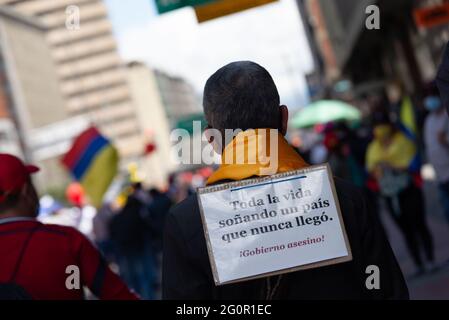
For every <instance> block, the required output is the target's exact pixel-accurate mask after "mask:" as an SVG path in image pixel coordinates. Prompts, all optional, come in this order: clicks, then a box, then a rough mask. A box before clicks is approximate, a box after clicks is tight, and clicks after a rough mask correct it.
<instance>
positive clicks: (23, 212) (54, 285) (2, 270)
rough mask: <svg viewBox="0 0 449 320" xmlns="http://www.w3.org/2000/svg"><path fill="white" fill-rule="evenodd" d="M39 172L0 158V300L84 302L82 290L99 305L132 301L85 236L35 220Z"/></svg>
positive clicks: (13, 160) (128, 291) (1, 155)
mask: <svg viewBox="0 0 449 320" xmlns="http://www.w3.org/2000/svg"><path fill="white" fill-rule="evenodd" d="M38 170H39V169H38V168H37V167H35V166H26V165H24V164H23V163H22V161H21V160H19V159H18V158H16V157H14V156H11V155H7V154H0V241H1V245H0V257H1V263H0V300H3V299H19V300H21V299H36V300H69V299H83V297H84V293H83V287H84V286H86V287H88V288H89V289H90V290H91V292H92V293H93V294H94V295H95V296H97V297H98V298H100V299H106V300H109V299H120V300H122V299H137V297H136V295H135V294H134V293H132V292H131V291H130V290H129V289H128V288H127V286H126V285H125V284H124V283H123V282H122V280H121V279H120V278H119V277H118V276H117V275H116V274H114V273H113V272H112V271H111V270H110V269H109V267H108V265H107V263H106V262H105V261H104V260H103V258H102V257H101V254H100V253H99V252H98V250H97V249H95V248H94V246H93V245H92V244H91V243H90V241H89V240H88V239H87V238H86V237H85V236H84V235H82V234H81V233H80V232H78V231H77V230H75V229H73V228H71V227H64V226H56V225H45V224H42V223H41V222H38V221H37V220H36V216H37V214H38V210H39V199H38V196H37V192H36V190H35V188H34V186H33V184H32V182H31V177H30V175H31V174H32V173H35V172H37V171H38ZM67 270H69V271H70V270H71V271H70V272H73V279H68V278H69V276H70V275H71V273H70V272H69V273H68V271H67Z"/></svg>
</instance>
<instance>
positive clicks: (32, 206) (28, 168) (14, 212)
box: [0, 153, 39, 218]
mask: <svg viewBox="0 0 449 320" xmlns="http://www.w3.org/2000/svg"><path fill="white" fill-rule="evenodd" d="M37 171H39V168H37V167H36V166H33V165H25V164H24V163H23V162H22V161H21V160H20V159H19V158H17V157H15V156H13V155H10V154H4V153H0V218H1V217H5V216H9V215H11V216H35V215H36V214H37V210H38V208H39V198H38V195H37V192H36V189H35V188H34V186H33V183H32V181H31V174H33V173H36V172H37Z"/></svg>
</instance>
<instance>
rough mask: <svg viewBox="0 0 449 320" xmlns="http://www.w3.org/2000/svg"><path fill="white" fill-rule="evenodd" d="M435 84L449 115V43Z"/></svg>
mask: <svg viewBox="0 0 449 320" xmlns="http://www.w3.org/2000/svg"><path fill="white" fill-rule="evenodd" d="M435 82H436V85H437V87H438V90H439V92H440V96H441V100H442V103H443V107H444V108H445V109H446V112H447V114H449V42H448V43H447V44H446V48H445V50H444V53H443V60H442V61H441V64H440V67H439V68H438V72H437V76H436V80H435Z"/></svg>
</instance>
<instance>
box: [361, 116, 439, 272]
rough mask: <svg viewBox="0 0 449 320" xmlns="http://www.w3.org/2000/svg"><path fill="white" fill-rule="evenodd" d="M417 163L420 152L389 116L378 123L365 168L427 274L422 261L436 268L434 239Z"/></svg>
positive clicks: (416, 260)
mask: <svg viewBox="0 0 449 320" xmlns="http://www.w3.org/2000/svg"><path fill="white" fill-rule="evenodd" d="M416 162H417V148H416V145H415V143H414V142H413V141H411V140H410V139H409V138H408V137H407V136H406V135H405V134H404V133H402V132H401V131H400V130H398V129H397V128H396V127H395V126H394V124H393V123H391V122H390V120H389V118H388V116H387V115H383V116H381V117H379V118H378V119H377V120H376V124H375V126H374V139H373V141H372V142H371V143H370V145H369V147H368V150H367V156H366V167H367V170H368V172H369V173H370V174H371V176H372V177H374V179H375V181H376V182H377V185H378V189H379V192H380V195H381V197H382V198H383V199H385V200H386V204H387V208H388V211H389V212H390V214H391V216H392V218H393V219H394V221H395V222H396V223H397V225H398V227H399V228H400V230H401V231H402V233H403V234H404V237H405V240H406V243H407V246H408V249H409V251H410V253H411V255H412V258H413V260H414V262H415V264H416V266H417V268H418V270H417V274H416V275H419V274H421V273H423V272H424V271H425V268H424V264H423V260H422V257H421V247H423V249H424V253H425V255H426V258H427V261H428V262H429V263H430V264H432V265H433V261H434V249H433V241H432V236H431V234H430V231H429V228H428V226H427V221H426V218H425V205H424V196H423V192H422V190H421V185H422V182H421V177H420V173H419V166H417V165H416Z"/></svg>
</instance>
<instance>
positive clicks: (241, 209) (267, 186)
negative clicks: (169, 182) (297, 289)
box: [198, 165, 352, 285]
mask: <svg viewBox="0 0 449 320" xmlns="http://www.w3.org/2000/svg"><path fill="white" fill-rule="evenodd" d="M198 195H199V197H198V199H199V204H200V210H201V217H202V220H203V227H204V232H205V236H206V241H207V246H208V251H209V258H210V261H211V266H212V270H213V274H214V280H215V284H216V285H222V284H226V283H231V282H238V281H244V280H249V279H254V278H258V277H264V276H268V275H275V274H281V273H286V272H292V271H296V270H302V269H309V268H316V267H320V266H325V265H330V264H336V263H341V262H346V261H349V260H351V259H352V256H351V249H350V247H349V244H348V239H347V235H346V231H345V229H344V223H343V219H342V216H341V212H340V207H339V203H338V198H337V196H336V192H335V186H334V182H333V179H332V175H331V172H330V169H329V166H328V165H320V166H313V167H308V168H306V169H304V170H298V171H293V172H288V173H284V174H277V175H274V176H270V177H265V178H258V179H251V180H244V181H238V182H231V183H227V184H222V185H217V186H209V187H205V188H200V189H199V190H198Z"/></svg>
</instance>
